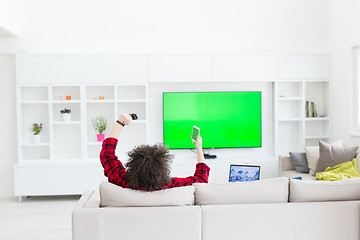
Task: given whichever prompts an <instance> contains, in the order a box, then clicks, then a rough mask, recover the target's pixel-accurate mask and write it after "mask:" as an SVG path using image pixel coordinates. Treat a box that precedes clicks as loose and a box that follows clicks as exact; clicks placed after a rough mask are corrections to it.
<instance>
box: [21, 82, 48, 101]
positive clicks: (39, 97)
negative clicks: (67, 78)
mask: <svg viewBox="0 0 360 240" xmlns="http://www.w3.org/2000/svg"><path fill="white" fill-rule="evenodd" d="M20 94H21V99H20V101H21V102H24V103H25V102H38V101H41V102H42V101H47V100H49V97H48V87H46V86H38V87H35V86H21V87H20Z"/></svg>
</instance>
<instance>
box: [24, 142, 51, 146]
mask: <svg viewBox="0 0 360 240" xmlns="http://www.w3.org/2000/svg"><path fill="white" fill-rule="evenodd" d="M21 146H22V147H48V146H50V143H48V142H44V143H23V144H21Z"/></svg>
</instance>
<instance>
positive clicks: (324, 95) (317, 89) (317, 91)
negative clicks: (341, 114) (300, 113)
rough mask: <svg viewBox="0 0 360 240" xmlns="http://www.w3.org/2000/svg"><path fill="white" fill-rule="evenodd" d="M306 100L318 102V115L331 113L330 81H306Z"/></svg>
mask: <svg viewBox="0 0 360 240" xmlns="http://www.w3.org/2000/svg"><path fill="white" fill-rule="evenodd" d="M305 89H306V96H305V101H311V102H314V103H315V104H316V110H317V115H318V116H321V115H325V116H328V115H329V106H328V101H329V96H328V93H329V83H328V82H306V83H305Z"/></svg>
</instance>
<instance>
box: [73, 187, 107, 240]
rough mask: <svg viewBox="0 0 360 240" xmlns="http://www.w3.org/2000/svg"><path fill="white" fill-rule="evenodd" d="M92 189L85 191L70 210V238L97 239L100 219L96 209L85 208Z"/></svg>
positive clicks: (80, 239) (81, 239) (76, 239)
mask: <svg viewBox="0 0 360 240" xmlns="http://www.w3.org/2000/svg"><path fill="white" fill-rule="evenodd" d="M93 194H94V191H93V190H89V191H86V192H85V193H84V194H83V195H82V196H81V198H80V199H79V201H78V202H77V204H76V205H75V207H74V209H73V211H72V239H73V240H83V239H86V240H99V239H100V238H99V236H100V231H99V228H100V220H99V213H98V211H97V210H98V209H96V208H86V206H85V205H86V203H87V202H88V201H89V199H90V198H91V197H92V196H93Z"/></svg>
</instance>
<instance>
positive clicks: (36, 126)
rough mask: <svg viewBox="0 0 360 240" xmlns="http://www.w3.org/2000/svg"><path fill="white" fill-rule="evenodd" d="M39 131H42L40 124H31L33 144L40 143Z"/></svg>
mask: <svg viewBox="0 0 360 240" xmlns="http://www.w3.org/2000/svg"><path fill="white" fill-rule="evenodd" d="M41 130H42V123H40V124H37V123H34V124H33V128H32V132H33V133H34V135H33V142H34V143H40V141H41V135H40V132H41Z"/></svg>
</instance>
